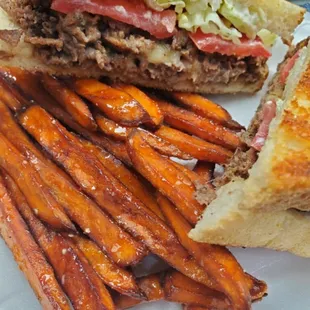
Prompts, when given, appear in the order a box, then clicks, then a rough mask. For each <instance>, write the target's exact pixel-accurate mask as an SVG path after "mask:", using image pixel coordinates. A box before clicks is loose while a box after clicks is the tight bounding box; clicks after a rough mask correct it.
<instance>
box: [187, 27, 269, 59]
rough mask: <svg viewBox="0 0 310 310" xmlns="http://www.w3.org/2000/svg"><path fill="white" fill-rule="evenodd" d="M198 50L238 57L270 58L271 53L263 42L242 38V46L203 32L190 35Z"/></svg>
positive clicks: (199, 31)
mask: <svg viewBox="0 0 310 310" xmlns="http://www.w3.org/2000/svg"><path fill="white" fill-rule="evenodd" d="M190 37H191V39H192V40H193V41H194V43H195V45H196V46H197V48H198V49H199V50H201V51H203V52H206V53H219V54H222V55H228V56H237V57H247V56H253V57H264V58H269V57H270V56H271V53H270V52H269V51H268V50H267V49H266V47H265V46H264V44H263V43H262V41H261V40H259V39H256V40H249V39H247V38H246V37H243V38H241V40H240V41H241V44H235V43H233V42H232V41H228V40H224V39H223V38H221V37H220V36H218V35H214V34H205V33H203V32H202V31H201V30H198V31H197V32H195V33H191V34H190Z"/></svg>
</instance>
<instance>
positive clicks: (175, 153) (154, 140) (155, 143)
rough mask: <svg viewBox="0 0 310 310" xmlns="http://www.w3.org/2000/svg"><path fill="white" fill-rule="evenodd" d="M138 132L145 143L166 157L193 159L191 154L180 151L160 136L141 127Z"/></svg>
mask: <svg viewBox="0 0 310 310" xmlns="http://www.w3.org/2000/svg"><path fill="white" fill-rule="evenodd" d="M139 132H140V134H141V135H142V136H143V138H144V139H145V140H146V141H147V143H148V144H149V145H150V146H151V147H152V148H153V149H155V150H156V151H157V152H158V153H160V154H162V155H165V156H168V157H177V158H180V159H184V160H190V159H193V157H192V156H190V155H189V154H187V153H186V152H182V151H181V150H180V149H179V148H178V147H177V146H176V145H174V144H172V143H170V142H169V141H167V140H165V139H161V138H160V137H158V136H156V135H154V134H152V133H150V132H149V131H146V130H143V129H141V128H140V129H139Z"/></svg>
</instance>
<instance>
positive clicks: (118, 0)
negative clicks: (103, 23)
mask: <svg viewBox="0 0 310 310" xmlns="http://www.w3.org/2000/svg"><path fill="white" fill-rule="evenodd" d="M52 9H53V10H55V11H58V12H61V13H65V14H68V13H72V12H76V11H79V12H88V13H91V14H98V15H102V16H107V17H110V18H112V19H114V20H118V21H120V22H123V23H125V24H129V25H132V26H135V27H137V28H139V29H142V30H145V31H147V32H148V33H150V34H151V35H153V36H154V37H156V38H158V39H165V38H169V37H171V36H173V34H174V33H175V29H176V20H177V16H176V13H175V12H174V11H173V10H164V11H162V12H158V11H154V10H151V9H149V8H148V7H147V6H146V4H145V3H144V2H143V1H142V0H130V1H129V0H87V1H81V0H53V3H52Z"/></svg>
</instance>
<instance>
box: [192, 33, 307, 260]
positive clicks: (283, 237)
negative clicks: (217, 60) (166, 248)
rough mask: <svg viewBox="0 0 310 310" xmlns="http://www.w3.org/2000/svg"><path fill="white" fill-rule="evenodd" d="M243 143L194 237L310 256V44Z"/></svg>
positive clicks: (295, 57) (293, 54) (287, 68)
mask: <svg viewBox="0 0 310 310" xmlns="http://www.w3.org/2000/svg"><path fill="white" fill-rule="evenodd" d="M243 139H244V141H245V143H246V145H247V146H246V147H245V149H243V150H239V151H237V152H236V154H235V157H234V159H233V161H232V162H231V163H230V164H229V166H228V167H227V168H226V173H225V174H224V176H223V177H222V178H221V179H220V180H219V181H218V182H217V183H218V184H217V185H218V186H219V187H218V190H217V198H216V199H215V200H213V201H212V202H211V203H210V204H209V205H208V207H207V209H206V211H205V213H204V215H203V218H202V219H201V220H200V222H199V223H198V225H197V226H196V228H195V229H193V230H192V231H191V233H190V236H191V238H193V239H194V240H196V241H199V242H207V243H212V244H220V245H228V246H242V247H266V248H271V249H275V250H281V251H289V252H292V253H294V254H297V255H300V256H305V257H310V241H309V240H310V213H309V211H310V46H309V39H307V40H305V41H303V42H301V43H300V44H299V45H298V46H297V48H295V49H291V50H290V51H289V53H288V55H287V57H286V59H285V61H284V62H283V63H282V64H281V65H280V66H279V70H278V73H277V74H276V75H275V77H274V79H273V81H272V82H271V84H270V86H269V90H268V93H267V94H266V96H265V97H264V98H263V100H262V103H261V105H260V107H259V109H258V111H257V113H256V116H255V117H254V119H253V121H252V124H251V125H250V127H249V129H248V131H247V132H246V133H245V134H244V136H243ZM199 198H200V200H202V201H203V200H205V201H206V198H205V197H202V196H200V197H199Z"/></svg>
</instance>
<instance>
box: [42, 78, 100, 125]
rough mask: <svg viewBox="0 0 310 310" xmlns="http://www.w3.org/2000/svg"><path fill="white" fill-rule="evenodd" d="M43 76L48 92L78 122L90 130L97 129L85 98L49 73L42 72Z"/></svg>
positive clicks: (43, 82)
mask: <svg viewBox="0 0 310 310" xmlns="http://www.w3.org/2000/svg"><path fill="white" fill-rule="evenodd" d="M41 77H42V79H41V81H42V84H43V86H44V87H45V89H46V90H47V92H48V93H49V94H50V95H51V96H52V97H54V99H55V100H56V101H57V102H58V103H59V104H60V105H61V106H62V107H63V108H64V109H66V111H67V112H68V113H70V114H71V115H72V117H73V118H74V120H76V121H77V123H79V124H80V125H81V126H83V127H85V128H87V129H88V130H91V131H96V130H97V127H98V126H97V124H96V122H95V120H94V118H93V116H92V114H91V112H90V110H89V108H88V106H87V104H86V103H85V102H84V101H83V99H81V98H80V97H79V96H78V95H77V94H76V93H75V92H73V91H72V90H71V89H70V88H68V87H67V86H66V85H65V83H64V82H61V81H59V80H58V79H57V78H55V77H53V76H50V75H48V74H42V76H41Z"/></svg>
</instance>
